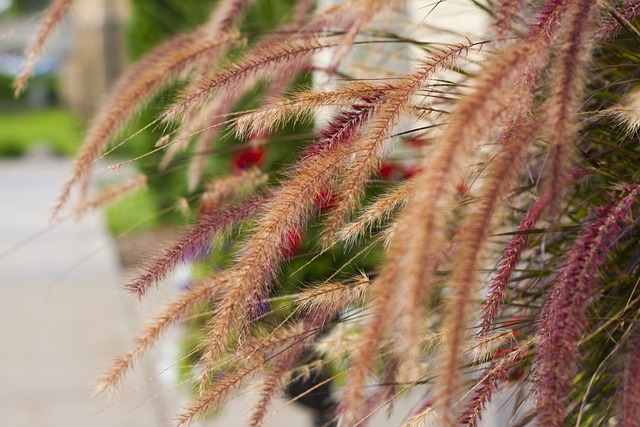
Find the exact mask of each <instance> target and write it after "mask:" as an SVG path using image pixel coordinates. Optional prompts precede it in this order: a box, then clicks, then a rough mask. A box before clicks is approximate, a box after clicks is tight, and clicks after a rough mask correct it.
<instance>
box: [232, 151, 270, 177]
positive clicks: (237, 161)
mask: <svg viewBox="0 0 640 427" xmlns="http://www.w3.org/2000/svg"><path fill="white" fill-rule="evenodd" d="M265 155H266V153H265V150H264V149H263V148H261V147H249V148H246V149H244V150H242V151H239V152H238V153H236V154H235V155H234V156H233V160H232V168H233V171H234V172H238V171H242V170H245V169H249V168H251V167H253V166H260V165H261V164H262V163H263V162H264V159H265V157H266V156H265Z"/></svg>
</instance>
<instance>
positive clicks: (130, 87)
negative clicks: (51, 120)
mask: <svg viewBox="0 0 640 427" xmlns="http://www.w3.org/2000/svg"><path fill="white" fill-rule="evenodd" d="M229 42H231V40H230V39H229V38H226V37H224V38H222V39H221V40H216V41H206V40H205V41H202V40H201V37H200V32H199V30H196V31H195V32H193V33H188V34H182V35H180V36H177V37H176V38H174V39H172V40H169V41H167V42H165V43H163V44H162V45H160V46H158V47H156V48H155V49H154V50H153V51H151V52H150V53H149V54H147V56H145V58H143V59H142V60H141V61H140V62H138V64H137V65H135V66H134V67H133V68H132V69H131V70H130V71H129V72H127V73H126V74H125V75H124V76H122V77H121V78H120V79H119V81H118V83H116V86H115V88H114V90H113V92H112V94H111V96H110V98H109V100H108V101H107V102H106V103H105V104H104V106H103V107H102V108H101V109H100V111H99V112H98V114H97V115H96V118H95V119H94V120H93V123H92V125H91V126H90V128H89V130H88V131H87V137H86V138H85V140H84V143H83V146H82V148H81V149H80V152H79V153H78V155H77V156H76V158H75V160H74V163H73V170H72V173H71V177H70V178H69V179H68V180H67V182H65V184H64V185H63V187H62V190H61V192H60V196H59V197H58V200H57V202H56V206H55V207H54V209H53V214H52V218H54V219H55V218H56V217H57V216H58V214H59V213H60V211H61V210H62V208H63V207H64V205H65V204H66V202H67V200H68V198H69V196H70V194H71V191H72V189H73V187H74V186H76V185H78V184H79V185H80V187H81V188H84V187H85V186H86V183H87V182H88V179H89V178H88V175H89V171H90V169H91V167H92V166H93V164H94V162H95V161H96V160H97V159H98V157H99V156H100V154H101V153H102V151H103V150H104V148H105V147H106V146H107V144H108V143H109V141H110V140H111V139H112V138H113V137H114V136H115V135H117V133H118V131H119V130H120V129H122V128H123V126H125V125H126V123H127V122H128V121H129V120H131V118H132V117H134V116H135V114H136V113H137V112H138V111H139V110H140V109H141V108H142V106H143V105H144V103H145V102H147V101H148V100H149V99H150V98H151V97H152V96H153V95H154V94H156V93H157V92H158V91H159V90H161V89H162V88H164V87H167V86H168V85H169V84H171V83H172V82H174V81H175V79H176V78H177V77H178V76H179V75H180V74H181V73H182V72H183V71H185V70H186V69H187V68H189V67H190V66H191V65H192V64H193V62H194V61H196V60H197V59H198V57H200V56H201V55H203V54H205V53H206V52H208V51H211V50H216V49H217V48H218V47H220V46H221V45H224V44H226V43H229Z"/></svg>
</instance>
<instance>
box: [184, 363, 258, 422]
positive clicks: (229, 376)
mask: <svg viewBox="0 0 640 427" xmlns="http://www.w3.org/2000/svg"><path fill="white" fill-rule="evenodd" d="M258 373H260V366H254V365H248V366H244V367H242V368H240V369H238V370H237V371H232V372H229V373H226V374H224V375H222V376H221V377H219V378H217V379H216V382H215V384H214V385H213V386H212V387H211V388H208V389H206V390H205V391H204V392H202V393H201V394H200V395H199V396H197V397H196V398H195V400H194V401H193V402H192V403H191V405H189V407H188V408H187V409H186V410H185V411H184V412H183V413H182V414H180V415H179V417H178V419H177V423H176V426H177V427H182V426H186V425H189V424H191V422H193V421H194V420H196V419H199V418H201V417H204V416H205V415H206V414H208V413H210V412H211V411H213V410H215V409H216V408H218V407H219V406H220V405H222V404H223V403H224V402H225V401H226V400H227V399H228V398H229V397H230V395H231V393H233V392H234V391H236V390H237V389H238V388H240V387H241V386H242V385H243V384H244V383H245V382H246V381H248V380H249V379H251V378H252V377H254V376H255V375H257V374H258Z"/></svg>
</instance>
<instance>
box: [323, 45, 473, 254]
mask: <svg viewBox="0 0 640 427" xmlns="http://www.w3.org/2000/svg"><path fill="white" fill-rule="evenodd" d="M473 46H475V43H471V42H469V43H467V44H462V43H461V44H457V45H451V46H448V47H446V48H443V49H442V51H440V52H437V53H435V54H433V55H432V56H430V57H429V58H428V59H426V60H425V61H423V62H422V63H421V64H420V66H419V67H418V69H417V70H416V71H415V72H414V73H412V74H411V75H409V76H408V77H405V78H402V79H399V80H398V81H396V82H394V84H393V86H392V89H391V90H389V91H387V92H386V93H385V96H384V98H383V99H382V100H381V101H380V102H379V103H378V104H379V105H377V106H376V109H375V111H374V112H373V116H372V118H371V120H370V123H369V125H368V128H367V132H366V133H365V134H363V135H361V136H360V137H359V138H357V139H356V141H355V144H354V147H353V150H352V153H353V158H354V159H356V160H357V161H354V162H352V164H350V165H349V168H348V169H347V170H346V172H345V173H344V175H343V178H342V180H341V185H340V190H339V192H338V193H337V195H336V196H337V200H338V202H337V203H336V205H335V206H334V207H333V209H331V211H330V212H329V215H328V216H327V218H325V233H324V235H323V243H324V244H325V246H328V243H329V242H330V241H331V240H332V239H333V236H334V234H335V232H336V230H338V229H339V228H340V227H341V226H342V225H343V224H344V222H345V220H346V219H347V217H348V216H349V215H350V213H351V212H352V211H353V209H354V208H355V207H356V205H357V203H358V201H359V200H360V198H361V196H362V194H363V192H364V188H365V185H366V182H367V179H368V178H369V176H371V175H372V173H373V172H374V171H375V170H378V169H379V166H380V162H381V161H382V158H383V157H384V152H385V147H384V144H385V142H386V141H387V140H388V139H389V135H390V133H391V131H392V130H393V128H394V126H395V125H396V124H397V123H398V120H399V119H400V116H401V114H402V113H404V112H406V109H407V108H408V106H409V105H410V100H411V99H412V97H413V96H414V95H415V94H416V93H417V92H418V91H419V90H421V89H424V87H425V85H426V83H427V81H428V79H429V78H431V77H432V76H433V75H434V73H436V72H438V71H442V70H443V69H447V68H448V67H449V66H450V65H451V64H455V63H456V61H457V59H458V58H459V57H460V56H462V55H464V54H465V53H467V52H468V51H469V49H470V48H472V47H473Z"/></svg>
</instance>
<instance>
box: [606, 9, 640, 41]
mask: <svg viewBox="0 0 640 427" xmlns="http://www.w3.org/2000/svg"><path fill="white" fill-rule="evenodd" d="M638 16H640V3H639V2H637V1H627V2H624V4H622V5H618V6H617V7H616V9H614V10H613V11H612V12H610V13H606V15H605V16H603V18H602V19H601V21H600V24H599V26H598V30H597V31H596V36H595V41H597V42H605V41H608V40H611V39H612V38H614V37H615V36H616V35H617V34H618V33H619V32H620V31H622V30H623V29H624V28H633V21H634V20H635V19H636V18H637V17H638Z"/></svg>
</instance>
